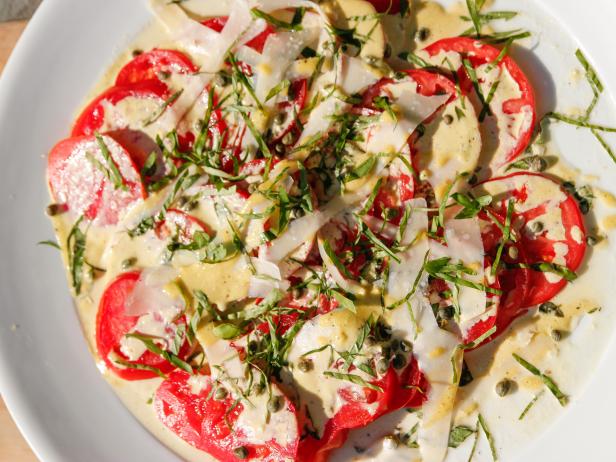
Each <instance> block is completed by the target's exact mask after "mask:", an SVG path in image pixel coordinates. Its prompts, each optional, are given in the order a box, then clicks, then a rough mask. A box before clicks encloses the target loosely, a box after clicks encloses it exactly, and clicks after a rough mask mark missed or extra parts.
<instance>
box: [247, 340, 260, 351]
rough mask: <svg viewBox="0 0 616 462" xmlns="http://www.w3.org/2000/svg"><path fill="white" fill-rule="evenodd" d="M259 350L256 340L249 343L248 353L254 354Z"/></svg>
mask: <svg viewBox="0 0 616 462" xmlns="http://www.w3.org/2000/svg"><path fill="white" fill-rule="evenodd" d="M258 348H259V343H258V342H257V341H256V340H251V341H250V342H248V351H249V352H250V353H254V352H255V351H257V349H258Z"/></svg>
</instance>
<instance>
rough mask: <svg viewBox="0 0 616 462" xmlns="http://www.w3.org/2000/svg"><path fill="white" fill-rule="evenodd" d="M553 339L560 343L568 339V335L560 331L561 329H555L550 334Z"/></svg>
mask: <svg viewBox="0 0 616 462" xmlns="http://www.w3.org/2000/svg"><path fill="white" fill-rule="evenodd" d="M550 334H551V336H552V339H553V340H554V341H555V342H560V341H561V340H562V339H564V338H566V337H567V335H568V333H567V332H565V331H564V330H560V329H553V330H552V332H550Z"/></svg>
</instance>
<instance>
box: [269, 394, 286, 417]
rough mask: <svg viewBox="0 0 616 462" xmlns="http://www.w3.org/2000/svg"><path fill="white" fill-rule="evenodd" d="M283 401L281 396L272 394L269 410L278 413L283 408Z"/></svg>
mask: <svg viewBox="0 0 616 462" xmlns="http://www.w3.org/2000/svg"><path fill="white" fill-rule="evenodd" d="M282 405H283V401H282V397H281V396H272V397H271V399H270V400H269V401H268V403H267V410H268V411H270V412H271V413H276V412H278V411H280V410H281V409H282Z"/></svg>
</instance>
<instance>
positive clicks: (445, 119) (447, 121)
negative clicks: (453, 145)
mask: <svg viewBox="0 0 616 462" xmlns="http://www.w3.org/2000/svg"><path fill="white" fill-rule="evenodd" d="M443 122H445V125H451V124H452V123H453V116H452V115H449V114H446V115H445V117H443Z"/></svg>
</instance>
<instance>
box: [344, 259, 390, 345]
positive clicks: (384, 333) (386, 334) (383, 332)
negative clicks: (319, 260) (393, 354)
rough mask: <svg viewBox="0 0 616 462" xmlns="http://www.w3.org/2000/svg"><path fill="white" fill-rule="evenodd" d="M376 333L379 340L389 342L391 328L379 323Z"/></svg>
mask: <svg viewBox="0 0 616 462" xmlns="http://www.w3.org/2000/svg"><path fill="white" fill-rule="evenodd" d="M351 258H352V255H351ZM376 333H377V336H378V338H379V339H381V340H389V339H390V338H391V327H389V326H387V325H385V324H384V323H382V322H379V323H378V324H377V325H376Z"/></svg>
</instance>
